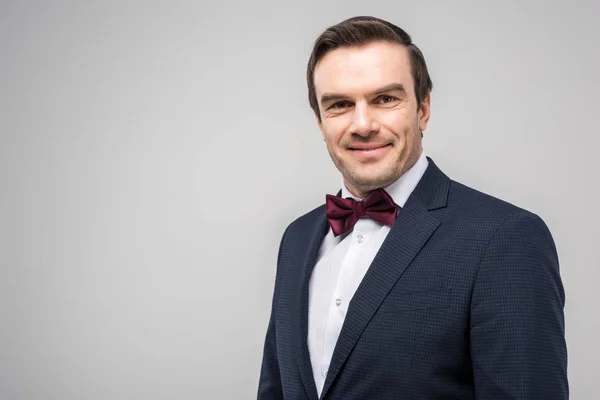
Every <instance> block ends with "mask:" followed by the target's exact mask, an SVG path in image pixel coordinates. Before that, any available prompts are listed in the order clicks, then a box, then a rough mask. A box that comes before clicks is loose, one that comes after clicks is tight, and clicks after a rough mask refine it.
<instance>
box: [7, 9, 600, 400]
mask: <svg viewBox="0 0 600 400" xmlns="http://www.w3.org/2000/svg"><path fill="white" fill-rule="evenodd" d="M365 14H366V15H375V16H379V17H382V18H385V19H389V20H390V21H392V22H394V23H396V24H398V25H399V26H401V27H403V28H404V29H406V30H407V31H408V32H409V33H411V34H412V36H413V38H414V40H415V42H416V43H417V44H418V45H419V46H420V47H421V49H422V50H423V52H424V54H425V57H426V60H427V62H428V64H429V67H430V72H431V74H432V77H433V81H434V91H433V94H432V118H431V122H430V125H429V128H428V129H427V131H426V133H425V141H424V148H425V151H426V153H427V154H428V155H429V156H431V157H432V158H433V159H434V160H435V161H436V163H437V164H438V165H439V166H440V167H441V168H442V169H443V170H444V171H445V172H446V173H447V174H448V175H449V176H450V177H451V178H453V179H455V180H458V181H461V182H463V183H465V184H467V185H469V186H472V187H475V188H477V189H480V190H482V191H486V192H488V193H490V194H493V195H495V196H497V197H500V198H502V199H505V200H507V201H510V202H513V203H516V204H518V205H520V206H522V207H524V208H527V209H530V210H532V211H534V212H536V213H538V214H539V215H540V216H542V218H543V219H544V220H545V221H546V222H547V224H548V225H549V227H550V229H551V231H552V232H553V235H554V238H555V240H556V242H557V245H558V250H559V256H560V260H561V268H562V277H563V281H564V284H565V288H566V293H567V306H566V319H567V341H568V349H569V378H570V383H571V393H572V398H573V399H595V398H596V396H597V394H598V393H599V392H600V382H599V380H598V379H597V376H598V372H599V371H598V364H599V362H600V351H599V347H600V345H599V344H598V338H599V337H600V319H599V313H598V309H597V304H598V300H599V299H600V295H599V294H598V292H599V290H598V289H599V287H598V281H599V280H600V272H599V267H600V256H599V254H600V253H599V252H598V245H599V244H598V239H599V238H600V234H599V233H600V232H599V230H600V228H599V227H600V218H599V216H598V212H597V204H598V201H599V199H598V197H599V194H600V184H599V182H600V179H599V178H598V172H599V171H600V162H599V161H598V157H597V154H598V153H597V148H598V146H599V145H600V140H599V139H598V119H597V117H598V106H599V101H598V89H599V88H600V78H599V77H598V71H599V70H600V56H599V51H598V45H599V43H600V28H599V26H598V23H597V17H598V15H599V14H600V6H599V4H598V2H595V1H577V2H567V1H561V2H559V1H551V2H548V1H541V0H540V1H494V2H482V1H476V0H471V1H466V0H465V1H453V2H448V1H429V2H415V1H410V2H409V1H382V2H372V1H370V2H364V1H343V2H342V1H330V2H324V1H303V2H294V3H291V2H277V1H275V0H269V1H262V2H258V3H257V2H241V1H240V2H221V3H217V2H202V1H189V2H172V1H171V2H167V1H163V2H156V1H146V2H141V1H139V2H134V1H125V2H123V1H118V2H117V1H113V2H107V1H87V2H83V1H81V2H68V1H5V0H3V1H2V2H1V3H0V50H1V53H0V54H1V55H0V57H1V58H0V61H1V62H0V324H1V325H0V398H2V399H61V400H63V399H142V398H143V399H192V398H193V399H199V398H202V399H209V398H210V399H252V398H255V393H256V384H257V380H258V373H259V367H260V359H261V352H262V342H263V337H264V333H265V329H266V323H267V318H268V314H269V307H270V299H271V294H272V285H273V278H274V272H275V260H276V255H277V246H278V244H279V239H280V236H281V234H282V233H283V230H284V229H285V227H286V225H287V224H288V223H289V222H290V221H291V220H292V219H294V218H295V217H297V216H299V215H300V214H302V213H304V212H306V211H308V210H310V209H312V208H313V207H315V206H317V205H319V204H321V203H322V202H323V201H324V197H323V196H324V194H325V193H331V192H335V191H336V190H337V188H338V187H339V183H340V177H339V175H338V172H337V171H336V170H335V168H334V167H333V164H332V163H331V161H330V159H329V156H328V155H327V152H326V149H325V146H324V143H323V142H322V140H321V138H320V133H319V131H318V129H317V126H316V123H315V120H314V117H313V115H312V114H311V111H310V109H309V107H308V102H307V99H306V88H305V81H304V73H305V65H306V61H307V58H308V55H309V52H310V49H311V46H312V43H313V41H314V40H315V39H316V37H317V36H318V34H319V33H320V32H321V31H322V30H323V29H324V28H326V27H327V26H329V25H332V24H334V23H337V22H339V21H340V20H342V19H344V18H347V17H350V16H354V15H365Z"/></svg>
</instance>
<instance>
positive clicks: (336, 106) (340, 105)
mask: <svg viewBox="0 0 600 400" xmlns="http://www.w3.org/2000/svg"><path fill="white" fill-rule="evenodd" d="M346 107H348V102H347V101H338V102H337V103H333V104H332V105H331V106H330V107H329V109H330V110H343V109H344V108H346Z"/></svg>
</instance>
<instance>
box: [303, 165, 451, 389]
mask: <svg viewBox="0 0 600 400" xmlns="http://www.w3.org/2000/svg"><path fill="white" fill-rule="evenodd" d="M428 160H429V166H428V168H427V171H426V172H425V174H424V175H423V177H422V178H421V181H420V182H419V184H418V185H417V187H416V188H415V190H414V191H413V193H412V194H411V196H410V197H409V199H408V201H407V202H406V204H405V205H404V207H403V208H402V209H401V210H400V211H399V213H398V217H397V218H396V222H395V223H394V225H393V226H392V228H391V229H390V232H389V233H388V235H387V237H386V239H385V241H384V242H383V244H382V246H381V248H380V250H379V252H378V253H377V255H376V256H375V258H374V259H373V262H372V264H371V266H370V267H369V270H368V271H367V273H366V274H365V277H364V278H363V280H362V282H361V283H360V285H359V287H358V289H357V290H356V293H355V294H354V297H353V298H352V300H351V301H350V304H349V308H348V313H347V314H346V318H345V320H344V324H343V326H342V330H341V332H340V336H339V338H338V341H337V343H336V347H335V350H334V352H333V357H332V359H331V363H330V365H329V371H328V373H327V378H326V380H325V384H324V387H323V391H322V394H321V398H323V397H324V396H325V395H326V394H327V391H328V390H329V388H330V387H331V384H332V382H333V381H334V380H335V378H336V376H337V375H338V373H339V372H340V369H341V367H342V366H343V364H344V362H345V361H346V359H347V358H348V356H349V354H350V352H351V351H352V349H353V348H354V346H355V344H356V341H357V340H358V338H359V337H360V335H361V333H362V332H363V330H364V329H365V327H366V326H367V325H368V323H369V321H370V320H371V318H372V317H373V315H374V314H375V312H376V311H377V309H378V308H379V306H380V305H381V303H382V302H383V300H384V299H385V297H386V296H387V295H388V293H389V292H390V290H391V289H392V287H393V286H394V285H395V284H396V282H397V281H398V279H400V277H401V276H402V274H403V273H404V271H405V270H406V268H407V267H408V266H409V265H410V263H411V262H412V260H413V259H414V258H415V257H416V255H417V254H418V253H419V251H420V250H421V249H422V248H423V246H424V245H425V244H426V243H427V241H428V240H429V238H430V237H431V235H433V233H434V232H435V231H436V230H437V228H438V226H439V225H440V222H439V220H438V219H436V218H435V217H433V216H432V215H431V213H429V210H433V209H436V208H441V207H445V205H446V202H447V196H448V190H449V186H450V180H449V179H448V177H446V176H445V175H444V174H443V173H442V172H441V171H440V170H439V169H438V168H437V166H436V165H435V164H434V163H433V161H432V160H431V159H428ZM317 247H318V246H317ZM317 251H318V248H317ZM307 288H308V287H306V289H307ZM306 293H308V291H306ZM303 296H304V295H303ZM305 317H306V314H303V318H305ZM304 327H306V324H305V325H304ZM303 337H304V338H306V333H305V332H303ZM304 342H306V341H304ZM309 367H310V363H309ZM311 377H312V374H311ZM313 386H314V382H313Z"/></svg>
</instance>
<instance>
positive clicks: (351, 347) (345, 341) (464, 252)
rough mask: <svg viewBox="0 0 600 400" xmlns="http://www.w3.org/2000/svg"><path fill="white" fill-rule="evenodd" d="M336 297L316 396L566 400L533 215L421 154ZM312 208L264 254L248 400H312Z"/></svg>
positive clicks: (541, 236) (539, 229)
mask: <svg viewBox="0 0 600 400" xmlns="http://www.w3.org/2000/svg"><path fill="white" fill-rule="evenodd" d="M428 161H429V164H428V166H427V169H426V171H425V173H424V175H423V176H422V178H421V179H420V181H419V183H418V184H417V186H416V187H415V188H414V190H413V191H412V193H411V194H410V196H409V197H408V199H407V201H406V203H405V204H404V206H403V207H401V208H400V209H399V211H398V215H397V218H396V221H395V222H394V224H393V225H392V227H391V229H390V230H389V233H388V234H387V236H386V237H385V240H384V241H383V243H382V245H381V247H380V248H379V250H378V251H377V253H376V255H375V257H374V259H373V261H372V263H371V264H370V266H369V268H368V270H367V271H366V273H365V275H364V277H363V279H362V281H361V282H360V285H359V286H358V288H357V289H356V291H355V293H354V295H353V296H352V298H351V300H350V303H349V305H348V309H347V314H346V315H345V319H344V321H343V325H342V328H341V331H340V333H339V337H338V339H337V342H336V344H335V348H334V351H333V354H332V356H331V362H330V364H329V368H328V372H327V375H326V378H325V381H324V385H323V389H322V393H321V396H320V398H322V399H331V400H334V399H336V400H354V399H361V400H362V399H377V400H379V399H390V400H392V399H394V400H396V399H410V400H414V399H428V400H429V399H448V400H449V399H460V400H467V399H494V400H500V399H544V400H551V399H567V398H568V382H567V352H566V343H565V339H564V315H563V309H564V301H565V297H564V290H563V286H562V282H561V279H560V274H559V265H558V257H557V252H556V247H555V245H554V242H553V240H552V237H551V235H550V232H549V230H548V228H547V226H546V225H545V224H544V222H543V221H542V220H541V219H540V218H539V217H538V216H537V215H535V214H532V213H530V212H528V211H526V210H523V209H520V208H518V207H516V206H514V205H511V204H509V203H506V202H504V201H501V200H499V199H496V198H493V197H491V196H489V195H486V194H483V193H481V192H478V191H476V190H473V189H471V188H468V187H466V186H464V185H462V184H460V183H458V182H455V181H452V180H451V179H449V178H448V177H447V176H446V175H445V174H444V173H443V172H442V171H441V170H440V169H439V168H438V167H437V166H436V165H435V163H434V162H433V161H432V160H431V159H428ZM328 231H329V225H328V223H327V219H326V216H325V206H321V207H318V208H316V209H314V210H313V211H311V212H309V213H307V214H305V215H303V216H302V217H300V218H298V219H297V220H296V221H294V222H292V223H291V224H290V225H289V226H288V228H287V229H286V231H285V233H284V235H283V237H282V240H281V244H280V247H279V254H278V259H277V273H276V279H275V290H274V294H273V301H272V312H271V317H270V320H269V324H268V329H267V334H266V339H265V345H264V354H263V362H262V369H261V374H260V381H259V388H258V399H259V400H271V399H286V400H288V399H289V400H299V399H310V400H315V399H318V398H319V396H318V392H317V388H316V385H315V379H314V377H313V371H312V368H311V361H310V356H309V350H308V345H307V335H308V298H309V281H310V277H311V274H312V272H313V269H314V267H315V263H316V261H317V257H318V253H319V249H320V247H321V244H322V242H323V240H324V238H325V236H326V235H327V233H328Z"/></svg>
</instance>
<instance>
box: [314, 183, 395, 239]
mask: <svg viewBox="0 0 600 400" xmlns="http://www.w3.org/2000/svg"><path fill="white" fill-rule="evenodd" d="M325 207H326V212H325V214H326V215H327V220H328V221H329V225H330V226H331V230H332V231H333V234H334V235H335V236H339V235H343V234H344V233H346V232H349V231H350V230H352V228H353V227H354V225H355V224H356V222H357V221H358V219H359V218H363V217H369V218H372V219H373V220H375V221H377V222H379V223H380V224H383V225H389V226H391V225H392V224H393V223H394V221H395V220H396V214H397V211H398V209H399V207H398V206H397V205H396V204H395V203H394V200H393V199H392V197H391V196H390V195H389V194H388V193H387V192H386V191H385V190H383V189H377V190H374V191H373V192H371V194H369V195H368V196H367V197H366V198H365V199H364V200H361V201H356V200H354V199H344V198H341V197H338V196H332V195H329V194H328V195H327V196H325Z"/></svg>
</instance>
